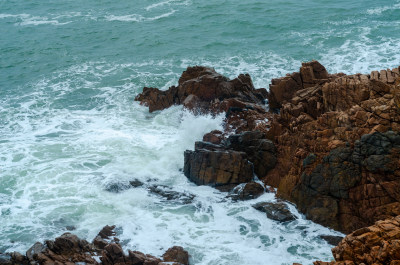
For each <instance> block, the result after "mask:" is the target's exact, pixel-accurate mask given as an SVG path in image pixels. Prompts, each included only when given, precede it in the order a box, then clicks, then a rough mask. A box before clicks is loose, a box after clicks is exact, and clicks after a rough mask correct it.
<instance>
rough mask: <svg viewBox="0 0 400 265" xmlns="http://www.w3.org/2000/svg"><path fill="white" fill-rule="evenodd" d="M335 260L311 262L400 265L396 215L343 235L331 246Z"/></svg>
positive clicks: (399, 220) (323, 264)
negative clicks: (335, 245) (340, 239)
mask: <svg viewBox="0 0 400 265" xmlns="http://www.w3.org/2000/svg"><path fill="white" fill-rule="evenodd" d="M332 253H333V257H334V258H335V261H332V262H322V261H316V262H314V264H315V265H356V264H357V265H361V264H364V265H372V264H373V265H398V264H400V216H397V217H395V218H391V219H387V220H384V221H378V222H376V223H375V224H374V225H372V226H369V227H364V228H361V229H358V230H356V231H354V232H353V233H351V234H349V235H347V236H346V237H345V238H344V239H343V240H342V241H341V242H340V243H339V244H338V246H337V247H334V248H333V249H332Z"/></svg>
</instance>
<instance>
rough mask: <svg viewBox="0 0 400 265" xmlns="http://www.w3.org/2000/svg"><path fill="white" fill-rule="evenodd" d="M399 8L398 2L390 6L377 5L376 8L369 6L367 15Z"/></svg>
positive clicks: (379, 13)
mask: <svg viewBox="0 0 400 265" xmlns="http://www.w3.org/2000/svg"><path fill="white" fill-rule="evenodd" d="M396 9H400V3H398V4H395V5H391V6H383V7H378V8H371V9H368V10H367V14H368V15H381V14H382V13H384V12H386V11H388V10H396Z"/></svg>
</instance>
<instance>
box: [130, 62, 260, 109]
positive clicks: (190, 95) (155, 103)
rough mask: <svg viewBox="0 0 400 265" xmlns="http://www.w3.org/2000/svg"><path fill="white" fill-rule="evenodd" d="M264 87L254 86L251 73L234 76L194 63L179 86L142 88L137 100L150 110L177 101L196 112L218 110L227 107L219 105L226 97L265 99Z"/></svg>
mask: <svg viewBox="0 0 400 265" xmlns="http://www.w3.org/2000/svg"><path fill="white" fill-rule="evenodd" d="M265 97H266V90H265V89H255V88H254V86H253V83H252V81H251V78H250V76H249V75H247V74H246V75H243V74H241V75H239V76H238V77H237V78H235V79H233V80H229V79H228V78H226V77H225V76H222V75H221V74H219V73H217V72H215V70H214V69H213V68H208V67H203V66H194V67H188V68H187V69H186V71H184V72H183V73H182V76H181V78H180V79H179V84H178V86H177V87H176V86H172V87H170V88H169V89H168V90H167V91H160V90H158V89H157V88H149V87H145V88H143V92H142V93H141V94H139V95H138V96H137V97H136V98H135V100H137V101H140V102H141V104H144V105H146V106H148V107H149V111H150V112H153V111H156V110H162V109H165V108H168V107H170V106H172V105H175V104H182V105H184V106H185V107H186V108H188V109H191V110H194V111H197V112H212V113H218V112H221V111H227V109H223V107H222V106H220V105H219V102H221V101H223V100H224V99H230V98H236V99H238V100H240V101H243V102H248V103H257V104H258V103H260V104H261V103H263V102H264V99H265Z"/></svg>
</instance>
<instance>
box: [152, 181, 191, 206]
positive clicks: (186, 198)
mask: <svg viewBox="0 0 400 265" xmlns="http://www.w3.org/2000/svg"><path fill="white" fill-rule="evenodd" d="M148 190H149V191H150V192H152V193H155V194H157V195H159V196H161V197H163V198H165V199H167V200H168V201H170V200H175V201H180V202H182V203H184V204H189V203H192V201H193V199H194V198H195V195H193V194H191V193H183V192H178V191H174V190H172V189H171V188H169V187H168V186H164V185H153V186H149V187H148Z"/></svg>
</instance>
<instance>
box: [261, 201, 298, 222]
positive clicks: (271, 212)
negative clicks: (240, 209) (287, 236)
mask: <svg viewBox="0 0 400 265" xmlns="http://www.w3.org/2000/svg"><path fill="white" fill-rule="evenodd" d="M253 207H254V208H255V209H256V210H258V211H261V212H264V213H266V214H267V217H268V218H269V219H272V220H275V221H278V222H289V221H293V220H296V217H295V216H294V215H293V214H292V213H291V212H290V210H289V208H288V207H287V205H286V204H285V203H284V202H276V203H273V202H259V203H256V204H254V205H253Z"/></svg>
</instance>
